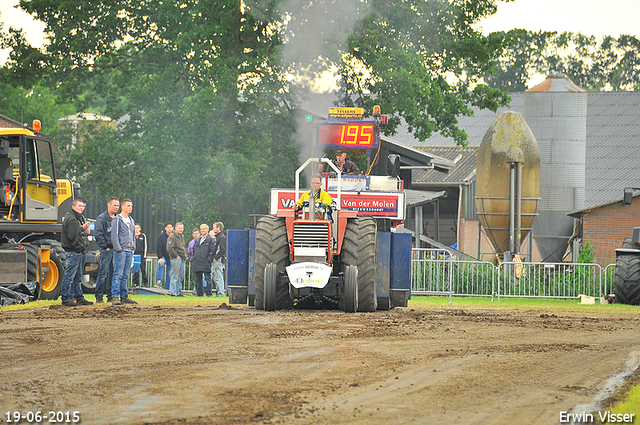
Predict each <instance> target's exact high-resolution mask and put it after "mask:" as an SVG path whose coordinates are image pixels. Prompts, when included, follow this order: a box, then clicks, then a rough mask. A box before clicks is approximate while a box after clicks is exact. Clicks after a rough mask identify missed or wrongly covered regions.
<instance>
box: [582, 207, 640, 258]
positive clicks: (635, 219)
mask: <svg viewBox="0 0 640 425" xmlns="http://www.w3.org/2000/svg"><path fill="white" fill-rule="evenodd" d="M639 226H640V199H638V198H635V199H634V201H633V203H632V204H631V205H623V204H622V202H617V203H615V204H609V205H605V206H603V207H600V208H595V209H592V210H590V211H589V212H587V213H586V214H585V215H584V217H583V220H582V232H583V238H584V239H585V240H586V239H589V242H590V243H591V246H592V248H593V250H594V251H595V254H596V255H595V259H594V261H595V262H596V263H598V264H600V265H601V266H606V265H607V264H611V263H615V262H616V253H615V249H616V248H620V247H622V241H623V240H624V238H626V237H629V236H631V233H632V232H633V228H634V227H639Z"/></svg>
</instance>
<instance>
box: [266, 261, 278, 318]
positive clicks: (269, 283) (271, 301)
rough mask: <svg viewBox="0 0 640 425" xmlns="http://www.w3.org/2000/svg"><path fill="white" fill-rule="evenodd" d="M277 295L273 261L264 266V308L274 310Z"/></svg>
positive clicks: (276, 273) (276, 280) (276, 275)
mask: <svg viewBox="0 0 640 425" xmlns="http://www.w3.org/2000/svg"><path fill="white" fill-rule="evenodd" d="M277 297H278V271H277V268H276V265H275V264H273V263H270V264H267V265H266V267H265V268H264V309H265V310H266V311H275V310H276V303H277Z"/></svg>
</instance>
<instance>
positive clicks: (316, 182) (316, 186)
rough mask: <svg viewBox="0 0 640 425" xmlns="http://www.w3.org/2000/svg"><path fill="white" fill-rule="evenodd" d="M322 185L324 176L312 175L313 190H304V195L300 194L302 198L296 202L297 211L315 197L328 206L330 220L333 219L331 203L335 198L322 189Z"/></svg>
mask: <svg viewBox="0 0 640 425" xmlns="http://www.w3.org/2000/svg"><path fill="white" fill-rule="evenodd" d="M321 185H322V177H320V175H318V174H315V175H314V176H313V177H311V190H308V191H306V192H304V193H303V194H302V196H300V199H298V202H296V205H295V207H294V209H295V212H296V213H297V212H298V211H300V210H301V209H302V206H303V205H304V203H305V202H309V200H310V199H311V198H313V199H315V200H316V201H320V202H322V203H323V204H325V205H326V206H327V207H328V211H329V213H328V214H329V220H331V204H332V203H333V198H332V197H331V195H329V194H328V193H327V192H326V191H324V190H322V188H321V187H320V186H321Z"/></svg>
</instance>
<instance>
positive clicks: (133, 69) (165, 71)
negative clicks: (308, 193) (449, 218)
mask: <svg viewBox="0 0 640 425" xmlns="http://www.w3.org/2000/svg"><path fill="white" fill-rule="evenodd" d="M496 1H497V0H452V1H449V0H428V1H426V0H408V1H405V2H391V1H386V0H384V1H383V0H370V1H360V0H311V1H302V0H290V1H281V0H267V1H258V0H244V1H243V0H233V1H232V0H183V1H181V2H158V1H157V0H103V1H99V2H97V1H93V0H74V1H62V2H61V1H60V0H21V1H20V6H21V7H22V8H23V9H24V10H26V11H27V12H29V13H31V14H33V15H34V16H35V17H36V18H37V19H39V20H41V21H43V22H45V23H46V25H47V28H46V31H47V32H48V33H49V34H50V43H49V44H48V45H47V46H46V47H45V48H44V51H42V52H40V51H37V50H35V49H33V48H31V47H30V46H28V44H27V42H26V41H25V40H24V37H21V36H20V33H19V32H16V33H15V34H14V35H13V36H11V37H9V38H7V39H6V40H5V45H8V46H10V47H11V48H12V49H13V53H12V54H11V57H10V61H9V62H8V64H7V66H6V72H8V73H9V74H10V75H11V78H12V79H13V81H19V82H21V83H22V84H24V85H25V86H27V87H28V86H29V85H33V84H34V82H35V81H41V82H42V83H43V84H46V85H47V86H49V87H54V88H55V90H56V93H57V94H58V96H60V98H61V99H64V100H66V101H69V102H74V104H75V105H76V106H77V107H78V108H84V107H87V106H88V105H93V104H94V103H95V102H100V104H101V105H103V106H104V110H102V111H101V112H102V113H104V114H106V115H108V116H111V117H114V118H117V119H118V120H119V121H118V122H119V125H118V128H117V130H116V132H115V133H114V134H112V135H110V137H111V138H113V140H115V141H117V143H120V144H128V145H129V146H130V147H131V150H130V151H129V150H128V149H127V150H126V155H125V156H126V158H124V157H123V158H118V161H129V162H128V163H126V164H125V163H124V162H123V163H121V166H126V167H127V172H128V173H129V176H131V177H130V180H129V181H130V183H129V184H127V185H126V186H124V188H123V190H124V191H125V194H128V193H133V192H148V191H151V190H159V189H162V190H163V191H164V192H165V193H167V194H168V196H167V197H168V199H169V200H170V201H171V202H172V203H173V204H175V205H176V206H177V207H178V208H179V209H180V210H181V211H183V213H184V215H185V217H186V219H187V220H186V221H188V222H193V223H196V222H202V221H203V220H206V221H212V220H220V219H222V220H223V221H225V222H227V224H228V225H230V226H237V227H240V226H244V224H245V222H246V216H247V214H248V213H256V212H266V208H267V204H268V200H269V196H268V193H269V192H268V190H269V188H270V187H278V186H280V187H286V186H290V185H292V179H293V175H294V170H295V168H296V164H297V162H298V152H299V151H300V149H301V146H302V144H299V143H298V140H303V138H302V137H301V135H300V133H299V130H298V128H299V124H300V122H301V121H302V120H300V119H298V117H297V115H296V113H295V111H296V108H297V106H298V105H299V104H300V101H301V99H302V97H303V96H304V93H305V92H306V88H307V87H308V85H309V79H310V78H313V77H315V76H317V75H319V74H320V73H322V72H323V71H326V70H327V69H339V70H340V71H339V72H340V75H341V77H342V79H341V84H340V88H341V90H342V102H343V104H345V105H349V104H354V103H355V104H358V105H361V106H364V107H366V110H367V111H370V110H371V105H372V104H373V102H374V101H375V102H376V103H381V104H383V105H384V110H385V112H388V113H389V114H391V120H390V122H391V125H390V126H389V131H390V132H393V131H394V128H396V127H397V125H398V123H399V121H400V118H404V119H405V120H406V121H407V122H408V123H409V125H410V127H411V129H412V130H413V131H414V133H415V135H416V137H417V138H419V139H420V140H425V139H426V138H427V137H428V136H429V135H430V134H431V133H432V132H433V131H436V130H439V131H441V132H443V133H444V134H447V135H452V136H453V137H454V138H455V139H456V140H457V141H458V142H459V143H464V141H465V138H466V135H465V134H464V132H462V131H461V130H459V129H458V127H457V119H456V117H457V116H458V115H460V114H467V115H468V114H471V106H479V107H483V108H491V109H493V110H495V109H496V107H497V106H498V105H502V104H505V103H506V100H507V98H506V96H505V95H504V94H503V93H502V92H500V91H499V90H495V89H491V88H489V87H488V86H486V85H484V84H482V83H481V80H480V77H481V75H483V73H484V72H485V71H486V70H487V69H488V67H489V66H490V65H491V63H492V61H493V60H494V59H495V58H497V55H498V53H499V52H500V51H501V41H502V40H501V38H500V37H498V36H491V37H483V36H482V35H481V34H480V33H479V32H477V31H476V30H474V29H473V28H472V26H473V24H474V23H476V22H477V21H478V20H479V19H480V18H482V17H484V16H487V15H489V14H491V13H494V12H495V10H496V8H495V2H496ZM20 52H26V53H29V54H28V55H26V56H23V55H22V54H20ZM24 69H28V70H29V72H28V73H25V74H24V75H21V74H20V71H21V70H24ZM102 136H103V135H100V137H102ZM96 137H97V136H96ZM91 143H93V142H91ZM91 143H87V144H86V145H85V146H84V147H80V148H79V149H78V150H77V152H83V154H84V155H87V156H86V157H84V158H85V159H87V161H88V162H92V163H93V164H98V163H99V162H101V161H107V160H112V159H115V158H107V157H106V156H105V155H103V153H98V152H97V151H94V148H95V150H100V149H104V146H110V147H111V148H112V149H116V147H115V146H114V145H112V144H109V143H106V144H104V145H102V144H100V143H97V142H96V143H95V144H94V145H91ZM89 146H92V148H91V149H88V148H89ZM118 146H121V145H118ZM66 152H68V154H69V155H72V154H73V153H74V152H73V150H72V149H69V150H67V151H66ZM78 159H79V160H80V158H78ZM67 164H70V162H68V163H67ZM114 167H115V164H114ZM114 167H112V168H111V172H112V173H113V172H115V170H116V169H117V167H115V168H114ZM106 168H108V167H106ZM75 171H76V172H78V173H80V172H81V171H82V173H81V174H80V175H82V176H84V177H83V178H86V179H89V178H91V179H93V180H94V181H99V180H100V178H101V175H102V174H101V173H105V174H104V176H103V177H104V179H103V180H105V181H109V179H110V178H111V177H110V175H109V174H108V170H106V169H103V171H99V169H98V168H97V167H88V168H86V167H85V168H82V170H81V169H77V170H75ZM103 190H104V189H103ZM106 195H107V194H106V193H105V194H103V196H106Z"/></svg>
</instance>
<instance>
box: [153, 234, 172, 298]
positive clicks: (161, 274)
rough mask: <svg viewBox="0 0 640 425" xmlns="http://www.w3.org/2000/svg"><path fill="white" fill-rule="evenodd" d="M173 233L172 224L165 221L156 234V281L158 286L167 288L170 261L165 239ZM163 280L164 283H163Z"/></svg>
mask: <svg viewBox="0 0 640 425" xmlns="http://www.w3.org/2000/svg"><path fill="white" fill-rule="evenodd" d="M172 233H173V224H172V223H165V225H164V230H163V231H162V232H160V234H159V235H158V239H157V240H156V255H157V256H158V281H157V285H158V287H159V288H162V287H163V286H164V289H169V283H170V282H171V261H169V260H170V259H169V253H168V252H167V239H168V238H169V235H170V234H172ZM163 281H164V285H163Z"/></svg>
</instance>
